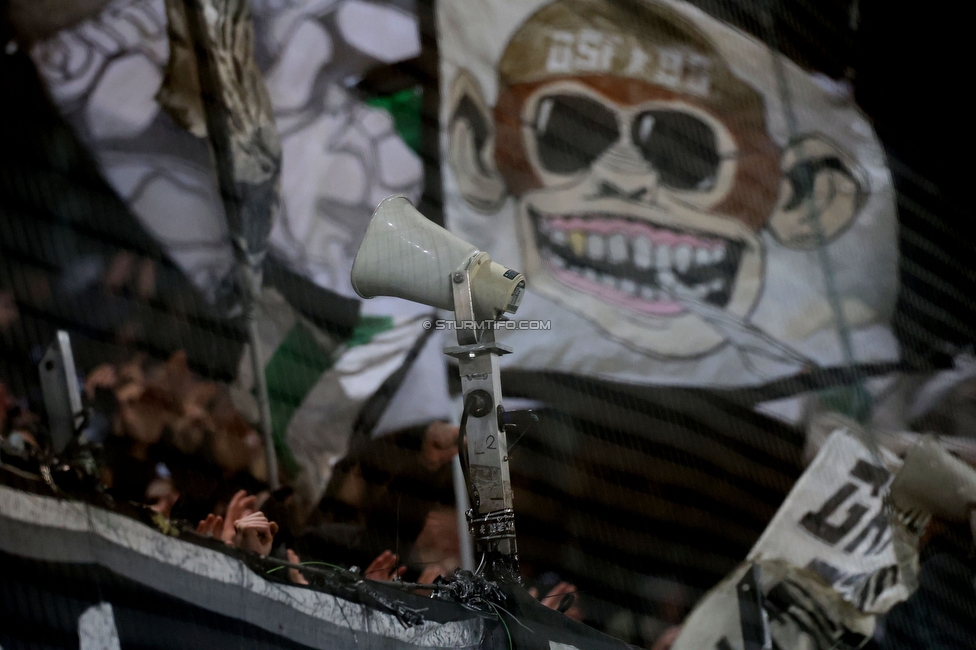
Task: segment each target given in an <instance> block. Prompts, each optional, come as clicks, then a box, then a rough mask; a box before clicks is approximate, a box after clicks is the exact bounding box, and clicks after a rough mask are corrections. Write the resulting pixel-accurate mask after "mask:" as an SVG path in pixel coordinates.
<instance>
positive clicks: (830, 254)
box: [438, 0, 899, 386]
mask: <svg viewBox="0 0 976 650" xmlns="http://www.w3.org/2000/svg"><path fill="white" fill-rule="evenodd" d="M438 20H439V25H440V27H441V30H440V32H439V33H440V35H441V43H440V52H441V57H442V84H443V92H442V98H443V100H442V114H441V119H442V124H443V125H444V133H443V135H442V147H443V152H444V161H445V169H444V181H445V184H444V187H445V205H446V210H447V222H448V224H449V226H450V227H451V229H452V230H454V232H456V233H457V234H459V235H460V236H461V237H463V238H465V239H466V240H468V241H471V242H473V243H475V244H476V245H478V246H479V247H481V248H482V249H483V250H488V251H490V252H491V253H492V255H493V256H494V257H495V258H497V259H499V260H500V261H501V262H502V263H504V264H506V265H509V266H512V267H514V268H519V269H521V270H523V271H524V272H525V274H526V277H527V279H528V286H529V294H528V295H527V297H526V299H525V301H524V302H523V305H522V307H521V309H520V310H519V314H518V317H519V318H523V319H541V320H548V321H550V323H551V325H550V330H551V331H550V332H548V333H547V334H546V336H544V337H542V336H538V335H537V334H536V333H533V332H531V331H513V332H511V333H510V334H507V336H508V338H506V339H505V342H506V343H508V344H510V345H511V346H512V347H513V348H514V349H515V353H514V354H512V355H510V356H508V357H506V360H505V361H506V363H508V364H509V366H516V367H522V368H536V369H539V368H545V369H547V370H559V371H566V372H574V373H579V374H595V375H599V376H602V377H607V378H611V379H618V380H626V381H635V382H651V383H670V384H678V385H692V386H694V385H719V386H736V385H757V384H762V383H765V382H767V381H769V380H772V379H775V378H779V377H783V376H788V375H791V374H795V373H797V372H802V371H803V370H806V369H809V368H812V367H816V366H830V365H840V364H842V363H844V362H845V361H849V359H845V358H844V351H843V349H844V345H842V343H841V335H842V334H843V335H848V334H849V336H850V340H851V347H852V348H853V353H854V359H853V360H854V361H857V362H867V361H891V360H895V359H897V358H898V356H899V350H898V346H897V342H896V341H895V339H894V337H893V335H892V333H891V331H890V328H889V326H888V319H889V316H890V313H891V310H892V308H893V306H894V301H895V297H896V293H897V261H898V251H897V242H896V219H895V212H894V204H893V192H892V186H891V179H890V175H889V173H888V170H887V168H886V166H885V162H884V156H883V152H882V149H881V147H880V144H879V143H878V141H877V139H876V137H875V136H874V134H873V132H872V130H871V127H870V125H869V123H868V122H867V120H866V119H865V118H864V116H863V115H862V114H861V113H860V112H859V111H858V109H857V108H856V106H854V105H853V104H852V103H851V102H850V101H849V100H848V99H847V98H845V97H839V96H837V95H836V94H832V93H830V92H829V91H827V90H825V89H824V88H823V87H822V85H818V83H816V80H815V78H814V77H813V76H812V75H811V74H809V73H808V72H806V71H804V70H802V69H800V68H799V67H798V66H796V65H794V64H793V63H792V62H790V61H783V66H782V70H783V73H782V74H783V78H778V77H777V73H776V66H775V65H774V56H776V55H775V53H773V52H771V51H770V50H769V49H768V48H767V47H766V46H764V45H763V44H762V43H760V42H759V41H758V40H756V39H755V38H753V37H751V36H749V35H747V34H745V33H743V32H741V31H739V30H737V29H735V28H733V27H730V26H728V25H726V24H723V23H721V22H720V21H718V20H716V19H714V18H712V17H711V16H709V15H707V14H706V13H704V12H702V11H700V10H698V9H696V8H695V7H693V6H691V5H690V4H687V3H683V2H678V1H676V0H628V1H626V2H609V1H607V0H556V1H554V2H553V1H548V0H547V1H535V2H528V3H526V2H516V1H508V2H494V3H491V4H490V5H485V3H480V2H477V1H476V0H459V1H457V2H452V3H445V4H441V5H440V6H439V11H438ZM784 90H785V92H784ZM784 98H785V99H787V100H788V103H789V106H787V105H785V104H784V101H783V99H784ZM787 109H789V110H790V111H792V112H793V114H794V115H795V116H796V123H797V125H798V129H796V130H793V131H792V132H791V129H790V128H788V122H789V120H788V119H787ZM821 244H823V245H824V246H826V253H827V254H826V257H827V261H828V263H829V273H830V277H827V273H826V272H825V268H824V265H823V264H822V261H823V260H822V259H821V255H820V253H821V251H819V250H818V248H819V247H820V245H821ZM832 291H835V292H836V293H835V295H831V292H832ZM838 306H839V307H838ZM838 311H840V312H841V314H842V316H841V317H840V318H838V314H837V312H838ZM841 321H843V322H842V323H841ZM577 343H578V345H577Z"/></svg>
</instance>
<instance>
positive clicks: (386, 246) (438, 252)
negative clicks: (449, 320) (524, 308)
mask: <svg viewBox="0 0 976 650" xmlns="http://www.w3.org/2000/svg"><path fill="white" fill-rule="evenodd" d="M465 272H467V275H468V277H469V278H470V286H471V302H472V304H473V307H474V316H475V319H476V320H494V319H497V318H499V317H500V316H501V315H502V314H503V313H505V312H510V313H514V312H515V310H516V309H518V306H519V303H521V302H522V294H523V293H524V291H525V277H524V276H523V275H522V274H521V273H519V272H518V271H514V270H512V269H508V268H505V267H504V266H502V265H501V264H498V263H497V262H492V261H491V257H490V256H489V255H488V253H484V252H482V251H479V250H478V249H477V248H476V247H474V246H472V245H471V244H469V243H468V242H466V241H464V240H463V239H461V238H459V237H457V236H455V235H452V234H451V233H449V232H448V231H447V230H445V229H444V228H441V227H440V226H438V225H436V224H435V223H433V222H431V221H430V220H428V219H427V218H426V217H425V216H424V215H422V214H421V213H420V212H419V211H418V210H417V209H416V208H414V207H413V206H412V205H411V204H410V201H408V200H407V199H406V198H405V197H402V196H391V197H390V198H388V199H385V200H384V201H383V202H382V203H380V204H379V207H377V208H376V211H375V212H373V216H372V218H371V219H370V222H369V227H368V228H367V229H366V235H365V237H363V243H362V244H360V246H359V252H358V253H356V259H355V261H353V264H352V278H351V279H352V286H353V289H355V290H356V293H358V294H359V295H360V296H362V297H363V298H373V297H375V296H393V297H396V298H404V299H406V300H412V301H414V302H419V303H422V304H425V305H430V306H431V307H436V308H438V309H446V310H449V311H455V308H454V290H453V287H452V278H453V277H454V275H455V274H457V273H462V274H463V273H465Z"/></svg>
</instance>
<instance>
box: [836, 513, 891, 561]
mask: <svg viewBox="0 0 976 650" xmlns="http://www.w3.org/2000/svg"><path fill="white" fill-rule="evenodd" d="M872 529H876V530H877V531H878V532H876V533H875V535H874V541H872V542H871V544H870V545H869V546H868V547H867V548H866V549H864V553H862V555H871V552H872V551H873V550H875V549H876V548H878V546H879V545H880V544H881V542H882V541H884V534H885V533H886V532H888V513H886V512H885V511H884V510H882V511H881V512H879V513H878V514H877V516H875V517H874V518H873V519H871V521H869V522H868V525H867V526H865V527H864V528H863V529H862V530H861V532H859V533H858V534H857V537H855V538H854V539H852V540H851V543H850V544H848V545H847V546H845V547H844V552H845V553H853V552H854V551H855V550H857V547H858V546H860V545H861V542H863V541H864V539H865V538H866V537H867V536H868V534H869V533H870V532H871V530H872ZM882 548H884V546H882Z"/></svg>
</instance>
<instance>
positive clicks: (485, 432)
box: [444, 270, 518, 579]
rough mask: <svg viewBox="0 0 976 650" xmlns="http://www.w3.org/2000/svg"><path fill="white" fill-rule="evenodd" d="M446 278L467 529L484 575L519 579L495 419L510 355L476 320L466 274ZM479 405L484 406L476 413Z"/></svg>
mask: <svg viewBox="0 0 976 650" xmlns="http://www.w3.org/2000/svg"><path fill="white" fill-rule="evenodd" d="M450 279H451V286H452V288H453V293H454V314H455V321H456V325H457V327H456V332H457V340H458V345H457V346H456V347H448V348H445V349H444V353H445V354H447V355H449V356H452V357H454V358H456V359H457V360H458V368H459V371H460V375H461V392H462V396H463V401H464V403H465V409H466V416H467V417H464V418H462V419H463V420H464V429H465V430H464V435H465V438H466V440H465V441H464V443H462V444H466V446H467V461H468V462H467V463H464V465H466V470H467V471H466V474H467V476H465V479H466V480H467V481H468V484H469V490H468V492H469V494H476V495H478V500H477V503H473V504H472V506H473V507H472V509H471V510H469V511H468V524H469V527H470V529H471V533H472V535H473V536H474V541H475V544H476V546H477V550H478V551H479V552H480V553H481V554H482V556H483V558H484V562H482V566H483V567H484V570H485V571H486V572H487V573H488V574H490V575H491V576H494V577H496V578H503V579H504V578H506V577H508V576H518V547H517V545H516V542H515V519H514V512H513V511H512V483H511V479H510V477H509V467H508V441H507V439H506V436H505V429H504V428H503V427H502V426H499V419H500V418H499V417H497V410H498V408H500V407H501V403H502V389H501V379H500V373H499V368H498V357H499V356H501V355H502V354H506V353H509V352H511V351H512V350H511V349H510V348H508V347H506V346H504V345H501V344H499V343H497V342H496V341H495V331H494V328H493V327H492V323H493V321H487V322H485V323H479V322H476V321H475V313H474V301H473V299H472V295H471V277H470V274H469V273H468V271H467V270H462V271H456V272H454V273H452V274H451V278H450ZM469 398H470V399H469ZM480 404H484V405H485V407H484V408H478V405H480ZM469 405H470V407H469Z"/></svg>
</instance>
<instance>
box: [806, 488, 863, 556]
mask: <svg viewBox="0 0 976 650" xmlns="http://www.w3.org/2000/svg"><path fill="white" fill-rule="evenodd" d="M855 492H857V486H856V485H854V484H853V483H845V484H844V485H842V486H841V488H840V489H839V490H837V492H836V494H834V496H832V497H830V498H829V499H827V501H826V503H824V504H823V506H821V507H820V510H819V511H818V512H808V513H807V514H805V515H803V518H802V519H801V520H800V525H801V526H803V527H804V528H806V529H807V530H808V531H810V532H811V533H813V534H814V535H816V536H817V537H819V538H820V539H822V540H823V541H825V542H827V543H828V544H830V545H831V546H833V545H834V544H836V543H837V542H839V541H840V540H841V539H842V538H843V537H844V535H846V534H847V533H849V532H851V531H852V530H853V529H854V527H855V526H857V523H858V522H859V521H861V517H863V516H864V513H865V512H867V511H868V509H867V508H866V507H864V506H862V505H861V504H860V503H855V504H854V505H852V506H851V507H850V508H848V509H847V519H845V520H844V523H842V524H841V525H840V526H832V525H831V524H828V523H827V518H828V517H830V516H831V515H832V514H834V512H836V511H837V509H838V508H840V506H841V504H843V503H844V502H845V501H847V498H848V497H849V496H851V495H852V494H854V493H855Z"/></svg>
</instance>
